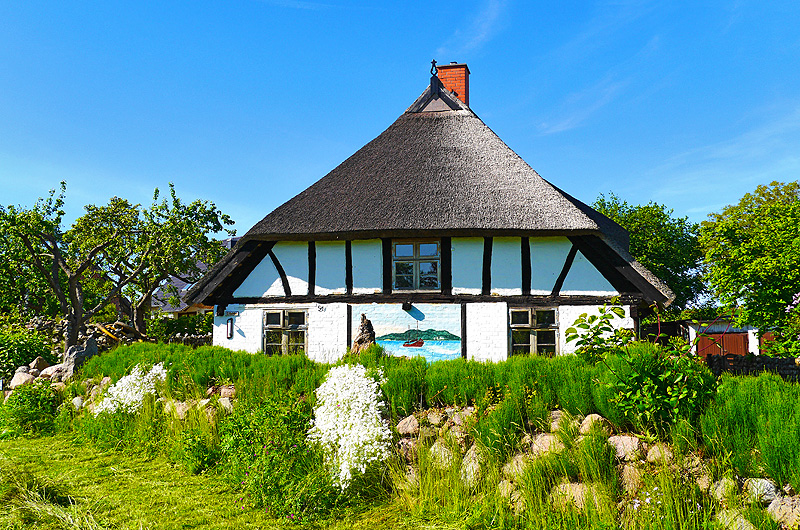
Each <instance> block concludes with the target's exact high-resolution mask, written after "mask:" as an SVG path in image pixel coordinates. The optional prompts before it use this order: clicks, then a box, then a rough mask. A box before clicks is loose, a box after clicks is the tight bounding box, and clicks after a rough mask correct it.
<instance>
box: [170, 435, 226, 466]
mask: <svg viewBox="0 0 800 530" xmlns="http://www.w3.org/2000/svg"><path fill="white" fill-rule="evenodd" d="M179 432H180V434H179V435H178V439H179V444H180V449H181V451H180V458H181V460H182V461H183V464H184V465H185V466H186V469H187V471H189V472H190V473H193V474H197V473H202V472H203V471H206V470H208V469H211V468H212V467H214V466H215V465H216V464H217V462H218V461H219V459H220V450H219V443H218V442H219V441H218V440H217V439H216V438H215V437H214V436H213V433H211V432H209V431H208V430H204V429H198V428H187V429H183V430H181V431H179Z"/></svg>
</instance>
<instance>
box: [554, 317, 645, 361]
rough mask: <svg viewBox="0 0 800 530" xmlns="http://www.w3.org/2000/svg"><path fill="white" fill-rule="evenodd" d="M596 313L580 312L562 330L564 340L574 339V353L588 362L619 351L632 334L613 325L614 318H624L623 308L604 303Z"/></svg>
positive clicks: (630, 338) (631, 337)
mask: <svg viewBox="0 0 800 530" xmlns="http://www.w3.org/2000/svg"><path fill="white" fill-rule="evenodd" d="M597 312H598V314H597V315H590V314H588V313H583V314H581V315H580V316H579V317H578V318H577V320H575V323H574V324H573V325H572V327H569V328H567V329H566V331H565V332H564V333H565V335H566V341H567V342H571V341H575V344H576V345H577V346H578V349H577V350H576V354H577V355H578V357H580V358H582V359H583V360H585V361H586V362H588V363H592V364H594V363H596V362H597V361H599V360H600V359H602V358H603V356H605V355H606V354H608V353H616V352H618V351H620V350H621V349H622V348H623V347H624V346H625V345H626V344H627V343H628V342H630V341H631V340H632V339H633V334H632V333H631V332H630V331H628V330H626V329H620V328H618V327H616V326H614V324H613V321H614V318H615V317H616V318H625V310H624V309H623V308H621V307H618V306H611V307H608V306H606V305H604V306H603V307H600V308H598V310H597Z"/></svg>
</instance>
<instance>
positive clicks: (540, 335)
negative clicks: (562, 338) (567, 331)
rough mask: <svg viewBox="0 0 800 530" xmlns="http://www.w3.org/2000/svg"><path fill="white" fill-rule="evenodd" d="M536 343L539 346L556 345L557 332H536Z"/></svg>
mask: <svg viewBox="0 0 800 530" xmlns="http://www.w3.org/2000/svg"><path fill="white" fill-rule="evenodd" d="M536 342H537V343H538V344H539V345H542V344H555V343H556V332H555V331H537V332H536Z"/></svg>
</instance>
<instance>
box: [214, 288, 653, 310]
mask: <svg viewBox="0 0 800 530" xmlns="http://www.w3.org/2000/svg"><path fill="white" fill-rule="evenodd" d="M613 299H617V300H619V303H620V304H622V305H630V304H638V303H639V302H640V301H642V300H643V297H642V295H641V294H640V293H621V294H619V295H607V296H605V295H604V296H596V295H557V296H553V295H530V296H518V295H517V296H513V295H512V296H495V295H484V294H458V295H443V294H441V293H431V292H423V293H420V292H408V291H401V292H397V293H391V294H388V295H386V294H383V293H376V294H354V295H344V294H336V295H327V296H319V295H318V296H306V295H295V296H292V298H291V302H292V303H310V302H316V303H318V304H334V303H337V302H342V303H347V304H371V303H372V302H376V303H387V304H402V303H403V302H408V301H411V302H412V303H440V304H458V303H471V302H508V303H509V304H523V305H526V306H531V307H553V306H554V305H601V304H604V303H608V302H610V301H611V300H613ZM281 302H287V299H286V297H284V296H268V297H237V298H230V299H228V300H223V301H221V302H219V303H225V304H278V303H281Z"/></svg>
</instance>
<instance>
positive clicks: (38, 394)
mask: <svg viewBox="0 0 800 530" xmlns="http://www.w3.org/2000/svg"><path fill="white" fill-rule="evenodd" d="M57 408H58V396H57V395H56V393H55V392H54V391H53V390H52V389H51V388H50V383H49V382H48V381H36V382H34V383H32V384H28V385H22V386H20V387H17V388H16V389H14V392H13V393H12V394H11V396H10V397H9V398H8V399H7V400H6V401H5V403H3V405H2V407H1V409H2V410H1V411H0V412H1V413H2V418H0V419H2V420H3V421H2V423H4V424H5V427H6V428H10V429H11V430H12V431H16V432H19V433H23V434H49V433H52V432H53V430H54V420H55V417H56V412H57Z"/></svg>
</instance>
